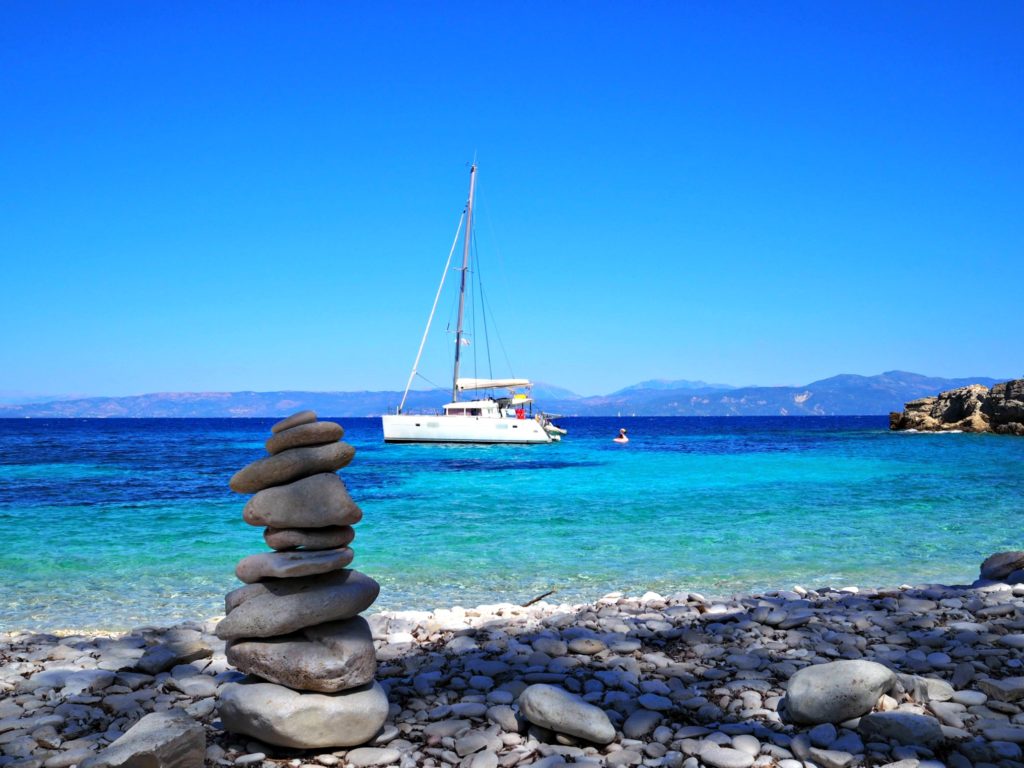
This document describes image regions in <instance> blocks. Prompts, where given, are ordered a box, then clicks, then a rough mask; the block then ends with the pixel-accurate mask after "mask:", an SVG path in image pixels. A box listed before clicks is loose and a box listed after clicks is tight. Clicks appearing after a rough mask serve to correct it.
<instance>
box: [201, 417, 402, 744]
mask: <svg viewBox="0 0 1024 768" xmlns="http://www.w3.org/2000/svg"><path fill="white" fill-rule="evenodd" d="M271 431H272V433H273V435H272V437H271V438H270V439H269V440H267V443H266V448H267V453H269V454H270V456H268V457H267V458H263V459H260V460H259V461H255V462H253V463H252V464H250V465H249V466H247V467H245V468H244V469H242V470H240V471H239V472H238V473H236V474H235V476H234V477H232V478H231V483H230V485H231V489H232V490H234V491H237V492H238V493H252V494H255V495H254V496H253V497H252V498H251V499H249V502H248V503H247V504H246V505H245V509H244V510H243V512H242V515H243V517H244V518H245V521H246V522H247V523H249V524H250V525H256V526H262V527H265V529H266V530H264V532H263V538H264V539H265V540H266V542H267V544H268V545H269V546H270V548H271V549H273V550H274V551H273V552H263V553H260V554H256V555H250V556H249V557H245V558H243V559H242V560H241V561H239V563H238V566H237V567H236V568H235V574H236V575H237V576H238V578H239V579H240V580H241V581H244V582H245V586H243V587H241V588H239V589H236V590H235V591H234V592H231V593H229V594H228V596H227V598H226V600H225V609H226V613H227V615H226V616H225V618H224V619H223V620H222V621H221V622H220V624H219V625H218V626H217V635H218V637H220V638H222V639H224V640H226V641H227V657H228V661H229V662H230V663H231V664H233V665H234V666H235V667H237V668H238V669H239V670H241V671H243V672H246V673H248V674H249V677H248V678H247V679H245V680H243V681H241V682H238V683H232V684H229V685H226V686H225V687H224V689H223V690H222V692H221V696H220V716H221V721H222V722H223V724H224V728H225V729H226V730H228V731H234V732H236V733H242V734H247V735H249V736H254V737H256V738H258V739H260V740H261V741H264V742H266V743H269V744H275V745H278V746H283V747H294V748H298V749H312V748H317V747H348V746H354V745H356V744H362V743H364V742H366V741H368V740H370V739H371V738H373V736H374V735H375V734H376V733H377V732H378V731H379V730H380V728H381V726H382V725H383V724H384V721H385V719H386V718H387V713H388V700H387V695H386V694H385V693H384V690H383V689H382V688H381V687H380V686H379V685H378V684H377V683H376V682H374V679H373V678H374V674H375V673H376V671H377V660H376V656H375V653H374V647H373V639H372V637H371V634H370V627H369V625H368V624H367V622H366V620H365V619H364V618H362V617H361V616H359V613H360V612H361V611H364V610H366V609H367V608H369V607H370V606H371V605H372V604H373V601H374V600H376V599H377V594H378V592H380V585H379V584H377V582H375V581H374V580H373V579H371V578H370V577H369V576H365V575H363V574H362V573H359V572H358V571H355V570H352V569H350V568H346V566H347V565H348V564H349V563H351V562H352V557H353V554H352V550H351V549H350V548H349V546H348V545H349V543H350V542H351V541H352V538H353V537H354V535H355V534H354V532H353V530H352V525H353V524H354V523H357V522H359V520H360V519H361V518H362V515H363V513H362V511H361V510H360V509H359V507H358V506H356V504H355V502H353V501H352V498H351V497H350V496H349V494H348V491H347V490H346V488H345V484H344V482H342V480H341V478H340V477H339V476H338V475H337V474H336V473H337V470H339V469H341V468H342V467H344V466H345V465H347V464H348V463H349V462H350V461H351V460H352V457H353V455H354V454H355V449H354V448H353V447H352V446H351V445H348V444H347V443H343V442H340V440H341V437H342V435H343V434H344V432H343V430H342V428H341V426H339V425H338V424H335V423H333V422H330V421H317V420H316V414H315V413H313V412H312V411H303V412H302V413H297V414H295V415H293V416H289V417H288V418H287V419H284V420H283V421H280V422H278V423H277V424H275V425H274V426H273V427H272V429H271Z"/></svg>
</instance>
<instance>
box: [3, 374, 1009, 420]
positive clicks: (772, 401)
mask: <svg viewBox="0 0 1024 768" xmlns="http://www.w3.org/2000/svg"><path fill="white" fill-rule="evenodd" d="M999 381H1005V379H993V378H989V377H987V376H976V377H973V378H966V379H943V378H936V377H930V376H922V375H920V374H917V373H907V372H905V371H888V372H887V373H883V374H880V375H878V376H857V375H854V374H843V375H840V376H833V377H832V378H829V379H822V380H821V381H815V382H812V383H810V384H807V385H806V386H803V387H730V386H728V385H724V384H708V383H706V382H702V381H687V380H676V381H668V380H663V379H656V380H653V381H644V382H641V383H639V384H634V385H633V386H630V387H626V388H625V389H620V390H618V391H617V392H613V393H611V394H610V395H598V396H582V395H577V394H576V393H574V392H571V391H569V390H567V389H564V388H562V387H556V386H554V385H550V384H541V383H538V384H537V385H536V386H535V387H534V390H533V392H534V397H535V399H536V400H537V404H538V406H539V407H542V408H543V409H544V410H545V411H547V412H549V413H559V414H563V415H565V416H616V415H621V416H633V415H636V416H864V415H873V414H887V413H889V412H890V411H898V410H902V408H903V404H904V403H905V402H907V401H908V400H914V399H916V398H918V397H925V396H927V395H935V394H938V393H939V392H942V391H944V390H947V389H953V388H955V387H962V386H966V385H968V384H984V385H985V386H989V387H990V386H992V385H993V384H995V383H997V382H999ZM401 397H402V393H401V392H390V391H385V392H297V391H296V392H165V393H157V394H150V395H135V396H131V397H89V398H81V399H75V400H58V401H51V402H39V403H8V404H3V405H0V418H26V417H32V418H158V417H165V418H203V417H273V416H283V415H286V414H288V413H292V412H294V411H298V410H303V409H307V408H309V409H312V410H315V411H316V412H317V413H320V414H322V415H324V416H349V417H353V416H379V415H381V414H382V413H387V412H389V411H394V409H395V406H397V405H398V403H399V401H400V400H401ZM448 399H449V393H448V392H447V391H446V390H441V389H436V390H431V391H413V392H410V393H409V399H408V401H407V402H406V410H407V411H410V412H414V411H418V410H435V409H439V408H440V407H441V406H442V405H443V404H444V403H446V402H448Z"/></svg>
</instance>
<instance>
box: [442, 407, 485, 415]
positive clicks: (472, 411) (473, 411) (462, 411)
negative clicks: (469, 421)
mask: <svg viewBox="0 0 1024 768" xmlns="http://www.w3.org/2000/svg"><path fill="white" fill-rule="evenodd" d="M445 413H447V414H448V415H449V416H479V415H480V413H481V411H480V409H479V408H446V409H445Z"/></svg>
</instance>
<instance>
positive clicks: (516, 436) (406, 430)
mask: <svg viewBox="0 0 1024 768" xmlns="http://www.w3.org/2000/svg"><path fill="white" fill-rule="evenodd" d="M381 418H382V419H383V421H384V442H386V443H514V444H524V443H527V444H528V443H550V442H552V439H551V435H549V434H548V433H547V432H545V431H544V428H543V427H542V426H541V425H540V424H539V423H538V422H537V421H536V420H535V419H509V418H491V417H486V416H415V415H408V414H404V413H403V414H401V415H389V416H383V417H381Z"/></svg>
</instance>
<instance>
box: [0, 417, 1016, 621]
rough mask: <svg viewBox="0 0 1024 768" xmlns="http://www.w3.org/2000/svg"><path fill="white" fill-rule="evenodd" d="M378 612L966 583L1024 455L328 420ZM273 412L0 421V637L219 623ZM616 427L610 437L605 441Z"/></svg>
mask: <svg viewBox="0 0 1024 768" xmlns="http://www.w3.org/2000/svg"><path fill="white" fill-rule="evenodd" d="M339 421H341V422H342V423H343V424H344V425H345V427H346V430H347V435H346V439H347V440H349V441H350V442H352V443H353V444H354V445H355V446H356V447H357V448H358V454H357V456H356V460H355V462H354V463H353V464H352V465H351V467H349V468H347V469H346V470H344V471H343V472H342V475H343V477H344V478H345V480H346V482H347V483H348V484H349V487H350V489H351V491H352V494H353V496H354V497H355V498H356V499H357V501H359V502H360V504H361V505H362V507H363V509H364V512H365V518H364V521H363V522H362V523H361V524H360V525H359V526H358V527H357V537H356V541H355V543H354V545H353V546H354V549H355V550H356V562H355V566H356V567H358V568H359V569H360V570H363V571H365V572H366V573H369V574H370V575H372V576H374V578H376V579H378V581H380V582H381V584H382V592H381V599H380V601H379V602H378V604H377V607H379V608H395V609H399V608H432V607H437V606H445V605H453V604H461V605H476V604H479V603H484V602H498V601H514V602H523V601H525V600H527V599H529V598H530V597H533V596H534V595H537V594H539V593H541V592H546V591H547V590H549V589H557V590H558V594H557V596H556V598H561V599H563V600H566V601H576V600H589V599H593V598H595V597H598V596H600V595H601V594H604V593H606V592H609V591H612V590H616V589H621V590H625V591H628V592H633V593H640V592H643V591H645V590H647V589H654V590H656V591H661V592H673V591H680V590H694V591H701V592H705V593H710V594H725V593H731V592H734V591H737V590H750V589H763V588H772V587H789V586H792V585H793V584H796V583H800V584H804V585H807V586H824V585H837V586H843V585H849V584H857V585H860V586H879V585H895V584H899V583H904V582H907V583H921V582H929V581H942V582H946V583H955V582H966V581H970V580H972V579H973V578H974V576H975V575H976V574H977V568H978V564H979V563H980V562H981V560H982V559H983V558H984V557H985V556H987V555H988V554H990V553H991V552H994V551H997V550H1000V549H1011V548H1012V549H1019V548H1024V534H1022V533H1021V527H1020V518H1021V514H1022V512H1024V440H1020V439H1014V438H1011V437H1001V436H993V435H950V434H946V435H907V434H892V433H889V432H888V431H887V430H886V420H885V419H884V418H878V417H864V418H853V417H844V418H816V419H808V418H804V419H800V418H788V419H787V418H751V419H686V418H679V419H673V418H650V419H641V418H636V419H566V420H564V426H566V427H568V429H569V432H570V434H569V435H568V437H566V438H565V440H564V442H562V443H561V444H558V445H550V446H520V447H511V446H414V445H409V446H385V445H384V444H383V443H382V442H381V437H380V426H379V421H378V420H375V419H340V420H339ZM270 424H271V421H270V420H264V419H237V420H218V419H197V420H187V419H186V420H84V421H81V420H0V530H2V531H3V537H4V547H3V549H2V550H0V584H2V585H3V587H2V592H0V628H3V629H8V628H25V629H49V630H52V629H60V628H95V627H103V628H111V629H116V628H128V627H131V626H135V625H138V624H141V623H152V622H169V621H174V620H179V619H187V618H205V617H207V616H212V615H216V614H218V613H220V612H221V611H222V610H223V608H222V597H223V594H224V593H225V592H227V591H229V590H230V589H232V588H234V587H236V586H238V582H236V581H235V579H234V576H233V568H234V563H235V562H236V561H237V560H238V559H239V558H241V557H243V556H244V555H246V554H250V553H252V552H255V551H261V550H263V549H264V545H263V541H262V537H261V532H260V530H259V529H257V528H253V527H250V526H248V525H246V524H245V523H243V522H242V520H241V508H242V506H243V504H244V497H241V496H237V495H235V494H233V493H231V492H230V491H229V490H228V489H227V487H226V483H227V479H228V478H229V477H230V475H231V474H232V472H234V470H236V469H238V468H240V467H241V466H243V465H244V464H246V463H247V462H249V461H251V460H253V459H255V458H258V457H259V456H260V455H262V442H263V440H264V439H265V437H266V435H267V433H268V431H269V426H270ZM619 426H626V427H628V428H629V431H630V435H631V436H632V437H633V440H632V442H631V443H630V444H629V445H628V446H619V445H615V444H614V443H612V442H611V440H610V438H611V437H612V436H613V435H614V434H615V433H616V432H617V430H618V427H619Z"/></svg>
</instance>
